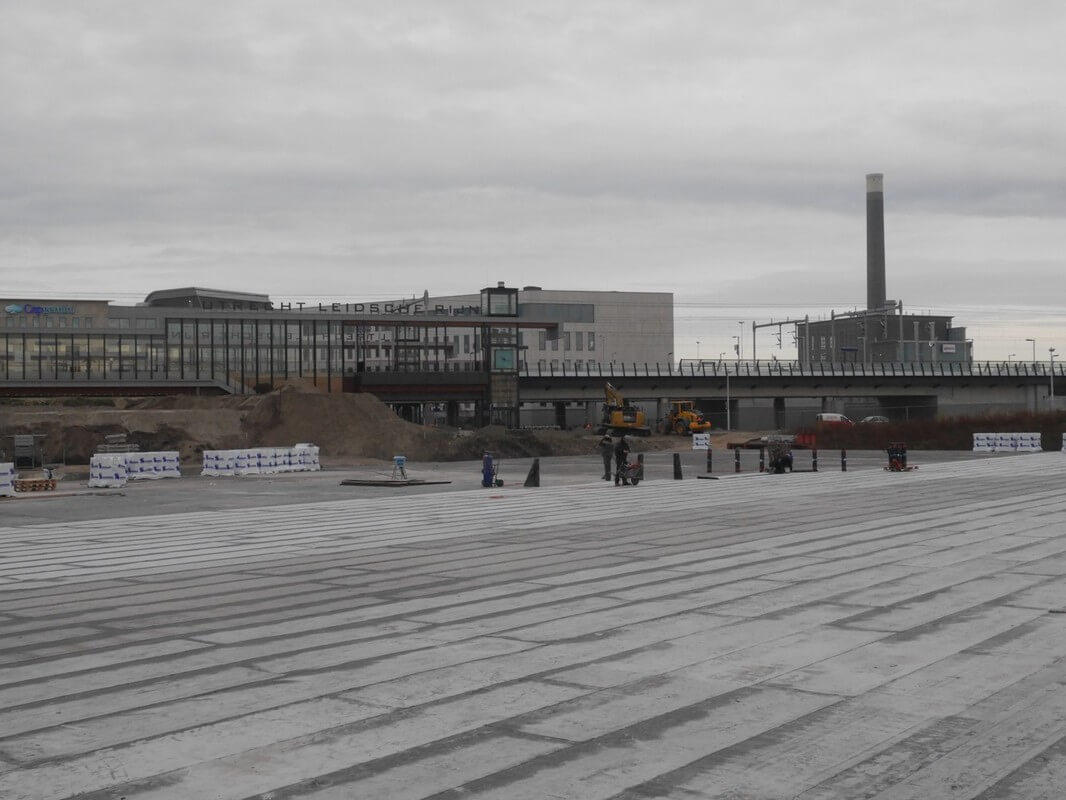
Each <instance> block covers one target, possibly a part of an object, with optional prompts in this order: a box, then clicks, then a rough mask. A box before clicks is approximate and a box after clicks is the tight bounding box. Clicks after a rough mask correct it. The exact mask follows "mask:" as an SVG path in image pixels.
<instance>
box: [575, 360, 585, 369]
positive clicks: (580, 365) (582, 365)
mask: <svg viewBox="0 0 1066 800" xmlns="http://www.w3.org/2000/svg"><path fill="white" fill-rule="evenodd" d="M584 368H585V362H584V361H582V360H581V359H580V358H579V359H577V360H576V361H575V362H574V369H576V370H582V369H584Z"/></svg>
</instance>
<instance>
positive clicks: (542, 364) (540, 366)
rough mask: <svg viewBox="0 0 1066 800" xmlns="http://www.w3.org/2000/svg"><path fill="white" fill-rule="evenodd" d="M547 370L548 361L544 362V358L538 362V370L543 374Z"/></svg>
mask: <svg viewBox="0 0 1066 800" xmlns="http://www.w3.org/2000/svg"><path fill="white" fill-rule="evenodd" d="M547 368H548V362H547V361H545V360H544V359H543V358H542V359H540V360H539V361H538V362H537V369H539V370H540V371H541V372H543V371H544V370H546V369H547Z"/></svg>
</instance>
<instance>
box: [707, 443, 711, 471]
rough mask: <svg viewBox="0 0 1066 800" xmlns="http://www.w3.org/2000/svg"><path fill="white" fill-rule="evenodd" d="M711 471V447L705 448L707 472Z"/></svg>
mask: <svg viewBox="0 0 1066 800" xmlns="http://www.w3.org/2000/svg"><path fill="white" fill-rule="evenodd" d="M710 472H711V448H709V447H708V448H707V473H708V474H710Z"/></svg>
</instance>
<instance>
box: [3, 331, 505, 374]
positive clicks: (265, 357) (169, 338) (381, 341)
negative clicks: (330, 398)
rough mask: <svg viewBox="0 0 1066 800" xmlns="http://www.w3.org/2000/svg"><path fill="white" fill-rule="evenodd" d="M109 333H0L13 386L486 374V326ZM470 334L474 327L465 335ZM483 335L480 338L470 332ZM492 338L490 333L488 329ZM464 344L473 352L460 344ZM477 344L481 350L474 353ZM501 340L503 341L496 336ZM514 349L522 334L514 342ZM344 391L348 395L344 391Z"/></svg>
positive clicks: (5, 371)
mask: <svg viewBox="0 0 1066 800" xmlns="http://www.w3.org/2000/svg"><path fill="white" fill-rule="evenodd" d="M124 321H126V322H127V325H122V324H121V323H118V324H114V325H112V324H111V323H114V322H115V320H114V319H111V320H109V322H108V328H107V329H106V330H99V329H98V330H89V329H85V328H80V329H79V328H73V327H70V328H61V327H54V328H48V327H46V326H41V325H39V326H37V327H19V328H17V329H13V328H11V327H7V328H4V329H2V330H0V338H2V339H3V341H2V342H0V348H2V352H3V357H4V362H3V368H2V370H0V378H2V379H4V380H8V381H62V382H66V381H73V382H79V381H86V382H88V381H93V382H99V381H122V380H134V381H146V380H165V381H168V382H173V381H175V380H176V381H186V380H188V381H215V382H219V383H222V384H225V385H227V386H228V387H229V389H230V391H234V392H237V393H246V392H250V391H252V390H253V389H254V387H255V386H256V385H259V384H273V383H275V382H277V381H279V380H285V379H291V378H309V379H311V380H312V381H313V382H315V383H317V382H318V381H319V380H320V379H322V380H325V381H326V386H325V388H327V389H329V388H331V387H332V385H333V384H332V379H334V378H341V377H343V376H345V375H354V374H356V373H360V372H374V371H410V372H417V371H428V372H442V371H455V372H458V371H480V370H482V369H483V368H484V366H485V364H486V362H485V359H484V357H483V354H482V353H481V352H480V350H479V347H480V346H482V345H483V343H485V340H486V339H487V338H488V337H484V336H482V335H480V334H481V333H482V332H481V330H480V328H478V327H472V328H465V332H464V333H461V334H455V333H452V331H454V330H456V329H455V328H454V327H446V326H434V325H412V324H404V325H399V324H397V325H375V324H370V323H366V322H352V321H346V320H334V319H299V318H294V317H293V316H286V317H284V318H248V317H241V316H238V315H234V316H233V317H230V318H204V317H168V318H166V319H165V321H163V320H160V321H159V323H158V327H155V326H154V325H152V324H149V323H148V322H145V323H144V324H143V327H142V325H135V326H134V327H132V328H130V327H129V326H128V321H127V320H124ZM461 330H464V329H461ZM471 330H473V336H471V333H470V331H471ZM486 330H487V329H486ZM459 337H461V340H462V342H463V344H464V347H463V351H464V352H463V353H460V352H457V351H458V349H459V348H458V347H457V346H456V343H457V342H458V341H459V340H460V338H459ZM471 338H473V339H474V340H475V342H476V343H477V344H476V346H475V348H474V349H473V350H472V351H471V350H470V348H469V342H470V341H471ZM494 338H498V336H497V337H494ZM508 342H509V343H511V344H513V342H514V339H513V334H512V336H509V337H508ZM338 388H339V387H338Z"/></svg>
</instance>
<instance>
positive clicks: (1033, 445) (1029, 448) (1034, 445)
mask: <svg viewBox="0 0 1066 800" xmlns="http://www.w3.org/2000/svg"><path fill="white" fill-rule="evenodd" d="M1017 449H1018V450H1019V451H1020V452H1023V453H1038V452H1040V451H1041V450H1043V449H1044V448H1043V446H1042V445H1041V443H1040V434H1039V433H1033V432H1029V433H1019V434H1018V444H1017Z"/></svg>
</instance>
